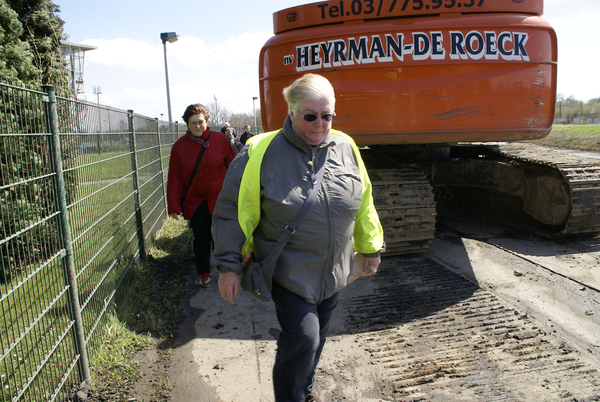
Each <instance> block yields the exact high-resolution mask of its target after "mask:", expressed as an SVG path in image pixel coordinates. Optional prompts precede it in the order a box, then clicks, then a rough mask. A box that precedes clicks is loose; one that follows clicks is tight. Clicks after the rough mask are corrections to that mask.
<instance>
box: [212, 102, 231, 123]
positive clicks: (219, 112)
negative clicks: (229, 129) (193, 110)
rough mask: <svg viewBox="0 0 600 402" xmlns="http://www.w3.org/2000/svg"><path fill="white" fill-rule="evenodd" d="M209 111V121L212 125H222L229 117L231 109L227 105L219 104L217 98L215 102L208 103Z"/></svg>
mask: <svg viewBox="0 0 600 402" xmlns="http://www.w3.org/2000/svg"><path fill="white" fill-rule="evenodd" d="M206 107H207V108H208V112H209V113H210V120H209V122H208V124H209V125H211V126H219V127H220V126H222V125H223V124H225V122H226V121H227V118H228V117H229V111H228V110H227V108H226V107H223V106H222V105H219V101H218V100H217V99H216V98H215V100H214V102H210V103H208V104H207V105H206Z"/></svg>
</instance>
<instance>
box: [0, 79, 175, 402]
mask: <svg viewBox="0 0 600 402" xmlns="http://www.w3.org/2000/svg"><path fill="white" fill-rule="evenodd" d="M182 127H184V126H180V125H178V124H177V123H166V122H159V121H158V120H157V119H154V118H149V117H145V116H141V115H138V114H135V113H134V112H133V111H123V110H119V109H114V108H109V107H104V106H100V105H97V104H92V103H89V102H80V101H75V100H72V99H66V98H60V97H56V96H55V95H54V90H53V88H52V87H50V86H48V87H44V88H43V90H34V89H30V88H24V87H18V86H13V85H10V84H8V83H5V82H0V157H1V164H0V207H1V210H2V213H1V217H2V225H1V228H0V230H1V231H0V259H1V260H2V268H1V270H0V311H1V312H0V385H1V390H0V394H1V395H2V398H3V400H5V401H42V400H44V401H53V400H65V399H66V398H68V393H69V391H70V390H71V388H72V387H73V386H74V385H76V384H79V383H80V382H81V381H84V380H89V365H88V362H87V360H88V354H91V355H93V353H94V349H95V346H96V345H97V344H98V342H99V341H100V339H101V337H102V334H101V330H100V328H102V327H103V325H102V324H103V323H104V322H105V320H106V319H107V318H108V314H107V313H109V312H110V311H111V309H112V308H113V307H114V306H115V305H116V304H118V301H119V297H120V296H121V295H122V294H124V293H125V292H126V290H127V285H128V281H129V277H130V275H129V274H130V272H131V270H130V268H131V267H132V265H133V264H135V263H137V262H138V261H139V260H140V259H143V258H144V254H145V247H146V246H147V245H148V244H149V242H150V241H151V240H152V238H153V236H154V234H155V233H156V231H157V230H158V229H160V227H161V226H162V222H163V219H164V218H165V217H166V216H167V212H166V197H165V193H166V178H167V174H166V173H167V172H166V170H167V168H168V162H169V155H170V149H171V146H172V144H173V143H174V142H175V140H176V139H177V138H178V136H179V135H180V134H183V133H184V132H185V128H182Z"/></svg>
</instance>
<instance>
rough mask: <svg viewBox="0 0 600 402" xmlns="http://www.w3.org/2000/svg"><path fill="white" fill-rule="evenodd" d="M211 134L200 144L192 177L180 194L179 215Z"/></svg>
mask: <svg viewBox="0 0 600 402" xmlns="http://www.w3.org/2000/svg"><path fill="white" fill-rule="evenodd" d="M211 134H212V131H211V132H209V133H208V138H206V141H204V143H203V144H202V147H201V148H200V152H198V158H196V164H195V165H194V169H193V170H192V175H191V176H190V182H189V183H188V186H187V188H186V189H185V190H184V191H182V192H181V213H183V201H184V200H185V195H186V194H187V191H188V190H189V189H190V187H191V186H192V181H193V180H194V176H196V172H197V171H198V166H200V161H201V160H202V155H203V154H204V150H205V149H206V148H208V140H210V135H211ZM205 144H206V145H205Z"/></svg>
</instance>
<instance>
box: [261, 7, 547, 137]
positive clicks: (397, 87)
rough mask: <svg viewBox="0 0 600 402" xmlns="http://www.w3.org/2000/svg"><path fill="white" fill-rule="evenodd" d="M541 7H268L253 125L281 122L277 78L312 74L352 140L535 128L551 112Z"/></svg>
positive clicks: (519, 133) (527, 132)
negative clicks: (324, 82)
mask: <svg viewBox="0 0 600 402" xmlns="http://www.w3.org/2000/svg"><path fill="white" fill-rule="evenodd" d="M392 6H394V7H392ZM448 6H451V7H448ZM542 6H543V0H493V1H492V0H462V2H461V1H459V0H397V1H396V0H353V1H350V0H337V1H333V2H320V3H311V4H308V5H304V6H299V7H294V8H290V9H286V10H283V11H279V12H277V13H275V14H274V18H273V19H274V24H275V33H276V35H275V36H273V37H272V38H271V39H270V40H269V41H267V43H266V44H265V45H264V47H263V49H262V50H261V54H260V66H259V75H260V96H261V105H262V121H263V126H264V128H265V130H267V131H270V130H276V129H278V128H280V127H281V126H282V125H283V122H284V120H285V117H286V115H287V107H286V103H285V101H284V100H283V96H282V90H283V88H285V87H286V86H288V85H289V84H290V83H292V82H293V81H294V80H295V79H297V78H298V77H300V76H302V75H303V74H305V73H308V72H312V73H317V74H321V75H323V76H325V77H327V78H328V79H329V80H330V81H331V83H332V84H333V87H334V88H335V92H336V107H335V112H336V114H337V116H336V117H335V119H334V123H333V127H334V128H336V129H338V130H342V131H344V132H346V133H348V134H350V135H352V136H353V137H354V139H355V141H356V142H357V143H358V144H363V145H367V144H425V143H454V142H480V141H510V140H519V139H532V138H539V137H543V136H545V135H547V134H548V133H549V132H550V130H551V126H552V120H553V118H554V105H555V98H556V68H557V51H556V35H555V32H554V30H553V29H552V28H551V27H550V25H549V24H548V23H547V22H546V21H545V20H544V19H543V18H541V17H540V15H541V14H542ZM402 8H403V9H402ZM369 11H370V12H369ZM465 11H467V12H465ZM434 13H435V14H434ZM378 14H379V16H378ZM423 14H429V15H423Z"/></svg>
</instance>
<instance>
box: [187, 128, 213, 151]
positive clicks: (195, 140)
mask: <svg viewBox="0 0 600 402" xmlns="http://www.w3.org/2000/svg"><path fill="white" fill-rule="evenodd" d="M205 132H206V131H205ZM211 134H212V133H211V132H210V131H209V132H208V137H207V138H206V139H205V140H203V139H202V138H198V137H196V136H195V135H194V134H192V132H191V131H190V130H188V131H187V135H189V136H190V138H191V139H192V141H194V142H197V143H198V144H200V145H202V146H203V147H204V148H208V146H209V145H210V143H209V142H208V140H210V135H211ZM203 135H204V133H203Z"/></svg>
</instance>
